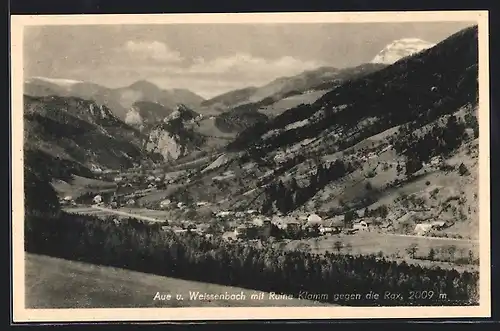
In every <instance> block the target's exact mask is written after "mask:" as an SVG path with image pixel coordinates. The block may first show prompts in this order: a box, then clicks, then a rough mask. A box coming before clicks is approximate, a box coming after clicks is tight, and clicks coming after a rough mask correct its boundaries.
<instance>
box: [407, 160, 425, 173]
mask: <svg viewBox="0 0 500 331" xmlns="http://www.w3.org/2000/svg"><path fill="white" fill-rule="evenodd" d="M420 169H422V162H421V161H420V159H419V158H418V157H417V156H416V155H415V156H413V155H412V156H408V159H407V160H406V175H407V176H410V175H412V174H413V173H415V172H417V171H419V170H420Z"/></svg>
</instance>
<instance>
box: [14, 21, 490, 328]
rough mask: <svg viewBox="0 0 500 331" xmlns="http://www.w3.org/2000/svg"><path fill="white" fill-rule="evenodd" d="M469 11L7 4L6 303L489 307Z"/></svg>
mask: <svg viewBox="0 0 500 331" xmlns="http://www.w3.org/2000/svg"><path fill="white" fill-rule="evenodd" d="M487 28H488V20H487V12H485V11H471V12H466V11H463V12H415V13H411V12H404V13H403V12H401V13H389V12H386V13H384V12H378V13H377V12H372V13H316V14H315V13H308V14H305V13H295V14H292V13H287V14H190V15H108V16H106V15H104V16H103V15H95V16H92V15H73V16H69V15H68V16H62V15H61V16H57V15H54V16H36V15H34V16H17V17H16V16H13V17H12V45H11V47H12V86H13V88H12V104H13V106H12V129H13V136H12V140H13V149H12V151H13V175H12V176H13V185H14V186H13V201H14V205H13V225H12V228H13V257H14V277H15V278H14V279H15V284H14V318H16V316H17V317H18V318H19V319H20V320H22V321H90V320H92V321H95V320H99V319H103V320H165V321H169V320H200V319H202V320H209V319H212V320H214V319H257V318H260V319H266V318H267V319H274V318H286V319H293V318H368V317H385V318H391V317H394V318H396V317H418V318H421V317H448V316H451V317H475V316H477V317H480V316H489V314H490V311H489V309H490V307H489V303H490V293H489V291H490V290H489V286H490V279H489V277H490V271H489V253H490V252H489V236H490V233H489V222H490V219H489V203H490V202H489V192H488V191H489V164H488V158H489V150H488V148H489V147H488V146H489V145H488V144H489V101H488V99H489V91H488V88H489V87H488V48H487V46H488V45H487V43H488V41H487V38H488V31H487Z"/></svg>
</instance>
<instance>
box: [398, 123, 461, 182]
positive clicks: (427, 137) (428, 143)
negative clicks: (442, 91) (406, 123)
mask: <svg viewBox="0 0 500 331" xmlns="http://www.w3.org/2000/svg"><path fill="white" fill-rule="evenodd" d="M465 129H466V124H465V123H464V122H462V121H460V120H458V119H457V118H456V117H455V116H454V115H451V116H450V117H448V120H447V123H446V125H445V126H440V125H437V124H436V125H434V126H433V127H432V129H431V130H430V131H428V132H427V133H425V134H423V135H422V136H419V135H418V134H415V133H408V132H406V131H405V130H402V131H400V134H399V135H398V138H397V139H395V141H394V148H395V150H396V152H398V153H399V154H402V155H405V156H406V158H407V161H406V174H407V175H411V174H412V173H414V172H416V171H418V170H420V169H421V168H422V163H423V162H429V160H430V159H431V158H432V157H434V156H446V155H449V154H450V153H451V152H452V151H454V150H455V149H457V148H458V147H459V146H460V145H461V144H462V142H463V140H464V138H465Z"/></svg>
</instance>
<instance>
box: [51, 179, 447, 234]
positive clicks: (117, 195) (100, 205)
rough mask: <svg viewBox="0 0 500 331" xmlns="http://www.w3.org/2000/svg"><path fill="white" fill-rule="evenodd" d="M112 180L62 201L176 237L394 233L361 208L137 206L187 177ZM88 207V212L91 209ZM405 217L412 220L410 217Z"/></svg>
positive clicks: (420, 227) (421, 227) (437, 225)
mask: <svg viewBox="0 0 500 331" xmlns="http://www.w3.org/2000/svg"><path fill="white" fill-rule="evenodd" d="M110 175H115V176H114V177H112V179H113V181H114V183H116V189H114V190H108V191H106V192H100V193H98V194H93V193H88V194H84V195H82V196H80V197H78V198H77V199H73V198H72V197H71V196H65V197H63V198H62V199H61V201H60V203H61V205H63V206H64V207H66V209H68V210H70V211H71V210H77V211H78V213H82V214H96V213H98V214H99V215H102V216H109V215H114V216H117V218H116V221H119V219H120V217H121V218H123V217H125V216H128V217H130V216H134V217H139V219H140V218H141V217H142V216H145V218H144V219H145V220H150V221H153V222H161V223H162V228H163V229H164V230H167V229H168V230H172V231H174V232H177V233H183V232H188V231H189V232H192V233H198V234H201V235H205V236H214V235H219V236H222V238H224V239H226V240H254V239H261V240H267V239H269V238H270V237H273V238H275V239H278V240H279V239H290V240H301V239H307V238H314V237H320V236H331V235H339V234H342V235H352V234H355V233H357V232H360V231H361V232H390V231H391V227H392V222H393V221H392V220H390V219H387V218H385V219H383V218H382V217H381V216H377V215H374V216H372V215H363V213H364V212H363V210H359V211H356V212H354V213H347V214H343V215H334V216H329V215H325V214H322V213H318V214H317V213H308V214H294V215H281V214H280V213H277V214H276V215H273V216H266V215H261V214H259V211H257V210H254V209H247V210H239V211H233V210H220V206H218V203H211V202H208V201H197V202H191V203H186V202H183V201H174V199H163V200H161V201H158V202H155V203H152V204H149V205H148V206H147V208H145V207H144V206H141V205H139V204H138V200H139V199H140V198H141V197H143V196H146V195H147V194H152V193H154V192H156V191H159V190H161V189H164V188H165V187H166V186H167V185H175V184H176V183H178V182H179V181H180V180H186V178H185V177H183V176H182V175H183V173H182V172H179V173H178V174H177V176H172V174H170V176H168V174H167V176H154V175H151V174H150V175H147V174H145V175H143V178H141V177H140V176H135V177H132V178H133V179H129V180H128V179H127V177H126V176H124V175H117V174H116V173H111V174H110V173H108V177H109V176H110ZM89 207H90V208H89ZM410 214H411V212H410V213H408V214H407V215H404V216H403V217H401V219H403V218H405V217H406V218H408V217H409V216H411V215H410ZM447 226H449V224H448V223H447V222H444V221H434V222H430V223H420V224H416V225H415V226H414V228H413V230H412V231H410V233H409V234H413V235H416V236H425V235H428V234H429V233H430V232H431V231H432V230H441V229H444V228H445V227H447Z"/></svg>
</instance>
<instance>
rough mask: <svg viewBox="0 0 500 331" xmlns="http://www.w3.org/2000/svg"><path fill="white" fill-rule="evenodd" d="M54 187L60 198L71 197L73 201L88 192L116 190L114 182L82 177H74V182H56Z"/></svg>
mask: <svg viewBox="0 0 500 331" xmlns="http://www.w3.org/2000/svg"><path fill="white" fill-rule="evenodd" d="M52 185H53V186H54V189H55V190H56V192H57V193H58V194H59V195H60V196H62V197H65V196H71V197H73V199H76V198H77V197H79V196H80V195H82V194H84V193H87V192H109V191H113V190H114V189H115V188H116V184H115V183H113V182H106V181H103V180H98V179H92V178H85V177H80V176H73V180H72V181H70V182H65V181H62V180H56V181H54V182H53V183H52Z"/></svg>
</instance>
